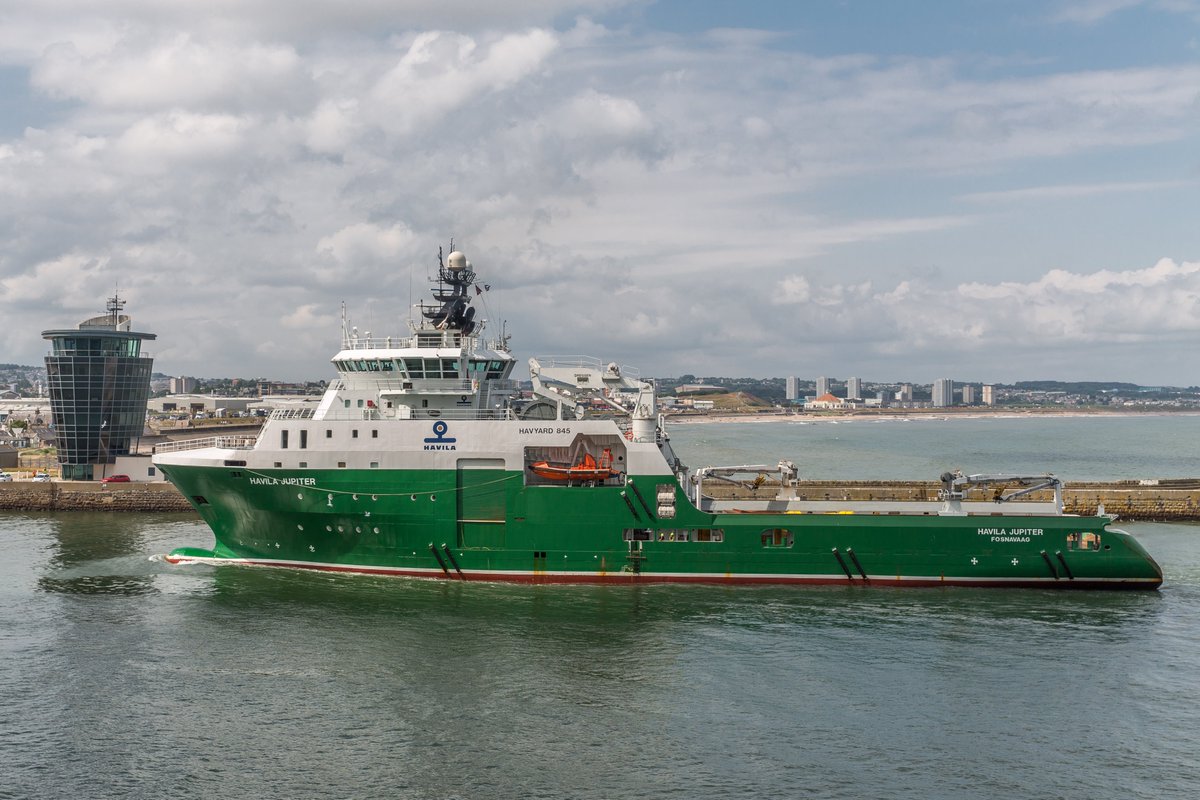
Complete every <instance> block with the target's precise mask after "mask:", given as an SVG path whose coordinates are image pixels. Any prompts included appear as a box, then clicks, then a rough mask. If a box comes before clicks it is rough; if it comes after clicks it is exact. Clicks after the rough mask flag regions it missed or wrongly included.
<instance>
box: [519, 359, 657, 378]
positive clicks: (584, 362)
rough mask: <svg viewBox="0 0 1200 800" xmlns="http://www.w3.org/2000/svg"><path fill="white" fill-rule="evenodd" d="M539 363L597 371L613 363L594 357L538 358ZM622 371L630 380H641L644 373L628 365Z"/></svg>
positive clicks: (623, 366) (622, 366)
mask: <svg viewBox="0 0 1200 800" xmlns="http://www.w3.org/2000/svg"><path fill="white" fill-rule="evenodd" d="M537 361H538V363H539V364H541V365H542V366H543V367H566V368H568V369H570V368H578V369H595V370H604V369H607V368H608V365H609V364H610V363H611V362H608V361H604V360H603V359H599V358H596V357H594V356H538V357H537ZM618 366H619V367H620V369H621V374H622V375H624V376H626V377H629V378H639V379H640V378H641V376H642V373H641V370H639V369H638V368H637V367H630V366H628V365H626V364H620V365H618Z"/></svg>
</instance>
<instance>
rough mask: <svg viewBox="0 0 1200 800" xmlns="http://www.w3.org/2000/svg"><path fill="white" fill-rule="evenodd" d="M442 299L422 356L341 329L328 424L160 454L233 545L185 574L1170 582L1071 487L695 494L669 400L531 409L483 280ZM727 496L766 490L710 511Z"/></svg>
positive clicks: (564, 372)
mask: <svg viewBox="0 0 1200 800" xmlns="http://www.w3.org/2000/svg"><path fill="white" fill-rule="evenodd" d="M435 282H436V286H435V287H434V289H433V298H434V300H435V302H434V303H433V304H423V305H420V306H419V307H418V308H419V311H420V319H419V321H416V322H410V324H409V328H410V329H409V331H408V335H407V336H404V337H398V338H373V337H372V336H371V334H370V333H367V334H365V335H363V336H360V335H359V334H358V332H357V330H356V329H353V328H348V326H347V325H346V324H345V322H344V321H343V330H342V349H341V351H340V352H339V353H338V354H337V355H336V356H334V358H333V364H334V366H335V368H336V369H337V372H338V379H337V380H336V381H334V382H333V383H331V384H330V386H329V387H328V389H327V390H326V392H325V394H324V396H323V397H322V399H321V401H320V403H319V404H317V405H316V406H315V407H310V408H307V409H303V410H294V409H279V410H276V411H275V412H273V413H272V415H271V416H270V418H269V419H268V420H266V422H265V424H264V425H263V427H262V430H261V432H260V433H259V435H258V436H257V437H256V438H254V439H238V438H233V437H217V438H214V439H210V440H204V441H200V442H189V443H184V444H179V445H175V446H168V447H160V448H159V449H158V452H157V453H156V455H155V456H154V463H155V464H156V465H157V466H158V467H159V468H160V469H161V470H162V472H163V473H164V475H166V477H167V478H168V479H169V480H170V481H171V482H173V483H174V484H175V485H176V486H177V487H179V489H180V491H182V492H183V494H184V496H186V497H187V498H188V499H189V500H190V502H191V503H192V505H193V506H194V507H195V509H196V511H197V512H199V514H200V516H201V517H202V518H203V519H204V521H205V522H206V523H207V524H208V525H209V526H210V527H211V528H212V530H213V533H214V534H215V536H216V543H215V545H214V546H213V548H212V549H211V550H202V549H197V548H190V547H189V548H181V549H178V550H175V551H174V552H173V553H171V554H170V555H169V556H168V559H169V560H170V561H172V562H175V563H181V562H198V561H200V562H218V563H241V564H251V565H262V566H275V567H296V568H302V569H315V570H330V571H338V572H358V573H373V574H387V575H406V576H416V577H426V578H441V579H446V580H476V581H477V580H488V581H525V582H536V583H648V582H691V583H716V584H720V583H727V584H789V583H794V584H862V585H873V586H888V585H890V586H941V585H947V586H1026V587H1053V588H1063V589H1082V588H1087V589H1097V588H1105V589H1107V588H1130V589H1154V588H1157V587H1158V586H1159V585H1160V584H1161V583H1162V571H1161V570H1160V569H1159V567H1158V565H1157V564H1156V563H1155V562H1154V560H1153V559H1152V558H1151V557H1150V556H1149V555H1148V554H1147V553H1146V551H1145V550H1144V549H1143V548H1142V546H1141V545H1140V544H1139V543H1138V542H1137V541H1136V540H1135V539H1134V538H1133V537H1132V536H1130V535H1129V534H1128V533H1126V532H1124V531H1121V530H1118V529H1116V528H1114V527H1112V526H1111V522H1112V520H1111V519H1110V518H1109V517H1107V516H1095V517H1081V516H1071V515H1066V514H1064V513H1063V512H1062V492H1061V488H1062V487H1061V483H1060V482H1059V481H1058V480H1057V479H1055V478H1054V477H1053V476H1045V475H1043V476H1019V475H973V476H963V475H959V474H947V475H945V476H943V490H942V493H941V496H940V498H939V499H938V500H936V501H924V502H886V501H875V502H840V501H827V500H808V499H805V498H803V497H802V496H801V495H800V494H799V492H798V491H797V487H796V480H795V479H796V469H795V466H794V465H793V464H791V462H787V461H781V462H779V464H778V465H775V466H766V465H738V466H732V467H708V468H704V469H701V470H697V471H695V472H694V473H693V472H692V471H691V470H689V469H688V468H687V467H685V466H684V465H683V463H682V462H681V461H680V459H679V458H678V457H677V456H676V454H675V452H674V451H673V450H672V448H671V440H670V437H669V436H668V434H667V431H666V428H665V421H664V418H663V417H662V416H661V415H660V414H659V413H658V410H657V406H656V400H655V389H654V386H653V383H652V382H650V381H643V380H641V379H640V377H639V376H638V374H637V372H636V371H635V370H633V369H630V368H628V367H622V366H618V365H617V364H615V363H606V362H603V361H600V360H597V359H591V358H584V357H569V358H564V357H543V358H534V359H530V361H529V368H530V374H531V377H532V384H533V393H532V396H527V395H523V393H522V392H521V391H520V389H519V386H518V384H517V382H516V381H514V380H513V378H512V372H513V368H514V366H515V365H516V359H515V358H514V356H513V355H512V353H511V351H510V349H509V346H508V337H507V336H501V337H498V338H495V339H491V340H488V339H486V338H485V337H484V328H485V325H484V320H482V319H476V317H475V307H474V305H473V301H474V300H475V299H476V296H477V295H478V293H479V292H480V291H481V287H480V286H477V285H476V275H475V272H474V271H473V269H472V267H471V264H470V262H468V261H467V259H466V257H465V256H464V255H463V254H462V253H460V252H453V253H450V255H449V256H447V257H446V259H445V261H444V262H443V261H442V260H441V258H440V256H439V264H438V274H437V278H436V279H435ZM472 289H474V290H475V293H476V296H473V295H472ZM343 319H344V315H343ZM767 475H773V477H772V478H771V480H767V479H766V477H767ZM730 482H734V483H742V482H745V483H747V484H749V485H751V486H754V487H756V489H758V490H757V491H755V492H752V493H749V494H750V495H752V498H753V499H736V498H735V499H729V498H726V499H719V497H718V496H719V495H721V494H727V493H721V492H715V491H709V490H711V489H712V488H713V487H714V486H718V485H722V486H723V485H727V484H729V483H730ZM982 487H988V488H987V494H986V497H985V496H984V492H983V489H982ZM744 494H745V493H744ZM764 494H766V495H768V496H766V497H763V496H762V495H764Z"/></svg>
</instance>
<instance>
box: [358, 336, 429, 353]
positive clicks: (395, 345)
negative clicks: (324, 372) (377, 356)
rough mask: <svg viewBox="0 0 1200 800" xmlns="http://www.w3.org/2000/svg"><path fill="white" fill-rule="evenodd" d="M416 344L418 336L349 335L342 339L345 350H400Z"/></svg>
mask: <svg viewBox="0 0 1200 800" xmlns="http://www.w3.org/2000/svg"><path fill="white" fill-rule="evenodd" d="M416 346H417V337H416V336H383V337H379V336H371V337H368V336H347V337H345V338H343V339H342V349H343V350H398V349H402V348H406V347H416Z"/></svg>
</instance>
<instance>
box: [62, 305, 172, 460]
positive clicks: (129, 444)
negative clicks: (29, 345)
mask: <svg viewBox="0 0 1200 800" xmlns="http://www.w3.org/2000/svg"><path fill="white" fill-rule="evenodd" d="M124 306H125V301H124V300H121V299H120V298H119V297H117V296H116V295H114V296H113V297H111V298H110V299H109V301H108V313H107V314H105V315H104V316H100V317H92V318H91V319H86V320H84V321H83V322H81V323H79V326H78V327H77V328H71V329H66V330H48V331H42V338H43V339H48V340H49V341H50V354H49V355H47V356H46V373H47V382H48V383H49V390H50V392H49V394H50V414H51V416H52V417H53V419H54V431H55V436H56V439H57V442H56V444H57V447H58V461H59V464H60V465H61V466H62V477H63V478H64V479H67V480H85V481H86V480H93V479H94V478H101V477H104V474H105V472H106V470H107V467H108V465H110V464H113V463H114V462H115V461H116V458H117V456H124V455H129V454H130V453H131V452H134V451H135V450H136V447H135V445H134V442H135V440H136V439H137V438H138V437H140V436H141V435H142V428H143V427H144V426H145V424H146V400H147V398H148V397H149V396H150V369H151V366H152V365H153V359H152V358H151V357H150V356H149V355H143V354H142V342H144V341H149V340H152V339H155V338H157V337H156V336H155V335H154V334H153V333H138V332H137V331H134V330H133V329H132V320H131V319H130V318H129V317H128V316H127V315H125V314H122V313H121V310H122V308H124Z"/></svg>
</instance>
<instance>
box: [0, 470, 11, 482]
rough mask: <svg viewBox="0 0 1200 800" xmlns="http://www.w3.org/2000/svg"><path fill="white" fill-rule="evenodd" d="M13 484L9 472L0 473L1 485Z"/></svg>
mask: <svg viewBox="0 0 1200 800" xmlns="http://www.w3.org/2000/svg"><path fill="white" fill-rule="evenodd" d="M11 482H12V475H9V474H8V473H7V472H0V483H11Z"/></svg>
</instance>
